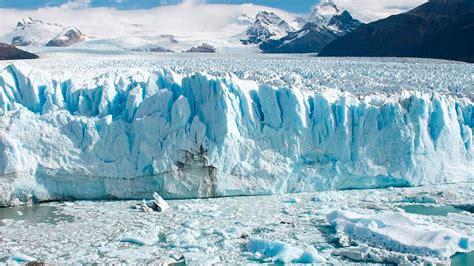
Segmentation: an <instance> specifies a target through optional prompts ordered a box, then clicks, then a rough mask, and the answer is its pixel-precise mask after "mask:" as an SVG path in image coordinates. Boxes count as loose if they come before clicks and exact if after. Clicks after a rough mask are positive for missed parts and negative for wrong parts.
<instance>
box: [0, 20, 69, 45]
mask: <svg viewBox="0 0 474 266" xmlns="http://www.w3.org/2000/svg"><path fill="white" fill-rule="evenodd" d="M62 31H63V27H62V26H61V25H59V24H52V23H44V22H43V21H41V20H37V19H33V18H31V17H27V18H24V19H22V20H20V21H18V22H17V25H16V28H15V29H14V30H13V31H11V32H9V33H7V34H5V35H3V36H1V37H0V40H1V41H2V42H6V43H10V44H12V45H15V46H28V45H35V46H43V45H45V44H46V43H47V42H48V41H49V40H51V39H53V38H55V37H56V36H58V34H60V33H61V32H62Z"/></svg>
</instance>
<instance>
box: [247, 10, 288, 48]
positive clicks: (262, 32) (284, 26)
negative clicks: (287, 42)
mask: <svg viewBox="0 0 474 266" xmlns="http://www.w3.org/2000/svg"><path fill="white" fill-rule="evenodd" d="M294 30H295V29H294V28H293V27H292V26H290V24H288V22H286V21H285V20H284V19H283V18H281V17H280V16H278V15H277V14H275V13H273V12H267V11H261V12H259V13H258V14H257V15H256V16H255V20H254V22H253V23H252V24H251V25H250V26H249V27H248V28H247V31H246V36H247V39H245V40H242V43H244V44H250V43H254V44H257V43H261V42H263V41H265V40H267V39H270V38H280V37H283V36H285V35H286V34H288V33H289V32H291V31H294Z"/></svg>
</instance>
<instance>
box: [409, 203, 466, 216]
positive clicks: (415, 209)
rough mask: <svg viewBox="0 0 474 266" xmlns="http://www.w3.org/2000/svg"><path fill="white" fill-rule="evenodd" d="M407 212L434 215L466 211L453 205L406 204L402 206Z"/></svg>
mask: <svg viewBox="0 0 474 266" xmlns="http://www.w3.org/2000/svg"><path fill="white" fill-rule="evenodd" d="M400 208H402V209H403V210H405V212H407V213H414V214H421V215H434V216H447V215H448V213H459V212H462V211H464V210H463V209H460V208H456V207H454V206H451V205H446V206H427V205H405V206H400Z"/></svg>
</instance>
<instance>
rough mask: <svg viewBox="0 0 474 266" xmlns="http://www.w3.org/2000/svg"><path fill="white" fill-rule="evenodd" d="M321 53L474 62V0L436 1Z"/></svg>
mask: <svg viewBox="0 0 474 266" xmlns="http://www.w3.org/2000/svg"><path fill="white" fill-rule="evenodd" d="M319 55H320V56H379V57H386V56H389V57H392V56H393V57H421V58H439V59H450V60H462V61H467V62H474V1H472V0H452V1H449V0H434V1H430V2H428V3H425V4H423V5H421V6H419V7H417V8H415V9H413V10H410V11H408V12H406V13H403V14H400V15H395V16H390V17H388V18H386V19H382V20H379V21H376V22H373V23H370V24H367V25H364V26H362V27H360V28H359V29H358V30H356V31H354V32H352V33H349V34H347V35H345V36H343V37H340V38H338V39H336V40H334V41H333V42H331V43H330V44H329V45H327V46H326V47H325V48H324V49H323V50H322V51H321V52H320V54H319Z"/></svg>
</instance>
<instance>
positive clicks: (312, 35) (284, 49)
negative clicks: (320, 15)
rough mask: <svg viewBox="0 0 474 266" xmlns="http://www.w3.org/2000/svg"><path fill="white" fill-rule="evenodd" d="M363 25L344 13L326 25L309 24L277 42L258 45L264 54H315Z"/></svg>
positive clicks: (270, 41) (271, 41)
mask: <svg viewBox="0 0 474 266" xmlns="http://www.w3.org/2000/svg"><path fill="white" fill-rule="evenodd" d="M361 25H363V23H362V22H360V21H359V20H357V19H354V18H353V17H352V16H351V15H350V14H349V12H347V11H344V12H342V13H340V14H338V15H334V16H333V17H332V18H331V19H330V20H329V22H328V24H327V25H321V24H318V23H314V22H309V23H307V24H306V25H304V26H303V28H302V29H301V30H298V31H295V32H290V33H288V35H286V36H285V37H283V38H281V39H278V40H271V39H270V40H267V41H265V42H263V43H262V44H261V45H260V50H262V51H263V52H264V53H317V52H319V51H321V49H323V48H324V47H325V46H326V45H327V44H329V43H330V42H332V41H333V40H335V39H336V38H337V37H338V36H342V35H345V34H347V33H349V32H352V31H354V30H355V29H357V28H358V27H360V26H361Z"/></svg>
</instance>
